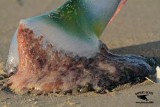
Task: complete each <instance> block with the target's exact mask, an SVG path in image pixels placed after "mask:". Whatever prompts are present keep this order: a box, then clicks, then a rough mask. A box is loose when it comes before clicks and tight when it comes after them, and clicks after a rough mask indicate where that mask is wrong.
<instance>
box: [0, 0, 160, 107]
mask: <svg viewBox="0 0 160 107" xmlns="http://www.w3.org/2000/svg"><path fill="white" fill-rule="evenodd" d="M64 1H65V0H45V1H44V0H34V1H33V0H0V73H1V71H2V69H3V68H4V65H5V61H6V59H7V54H8V50H9V45H10V42H11V40H12V36H13V34H14V32H15V31H16V28H17V26H18V24H19V21H20V20H21V19H25V18H28V17H31V16H36V15H39V14H41V13H43V12H46V11H49V10H51V9H53V8H57V7H58V6H60V5H61V4H62V3H64ZM159 4H160V0H128V2H127V4H126V5H125V6H124V8H123V9H122V11H121V12H120V13H119V15H118V16H117V17H116V19H115V20H114V21H113V22H112V23H111V24H109V25H108V26H107V28H106V30H105V31H104V33H103V35H102V37H101V40H102V41H104V42H105V43H106V44H107V46H108V47H109V49H110V50H111V51H112V52H114V53H117V54H137V55H143V56H147V57H159V58H160V20H159V19H160V14H159V11H160V6H159ZM1 87H2V83H1V80H0V88H1ZM141 91H149V92H152V94H151V95H149V96H147V98H148V100H149V101H152V102H153V103H136V102H143V100H141V99H139V98H138V97H137V95H135V94H136V93H137V92H141ZM159 105H160V85H159V84H153V83H150V82H148V81H146V82H145V83H141V84H136V85H132V86H130V85H124V86H122V87H121V88H120V89H117V91H114V92H109V93H106V94H97V93H94V92H89V93H84V94H80V95H65V96H64V95H55V94H49V95H40V96H35V95H16V94H11V93H10V92H6V91H0V107H128V106H130V107H135V106H136V107H159Z"/></svg>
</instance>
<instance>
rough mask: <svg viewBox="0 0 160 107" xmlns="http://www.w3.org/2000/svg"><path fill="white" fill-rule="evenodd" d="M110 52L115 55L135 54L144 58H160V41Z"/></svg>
mask: <svg viewBox="0 0 160 107" xmlns="http://www.w3.org/2000/svg"><path fill="white" fill-rule="evenodd" d="M111 52H113V53H116V54H135V55H143V56H146V57H160V41H156V42H149V43H145V44H140V45H133V46H128V47H122V48H117V49H111Z"/></svg>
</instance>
